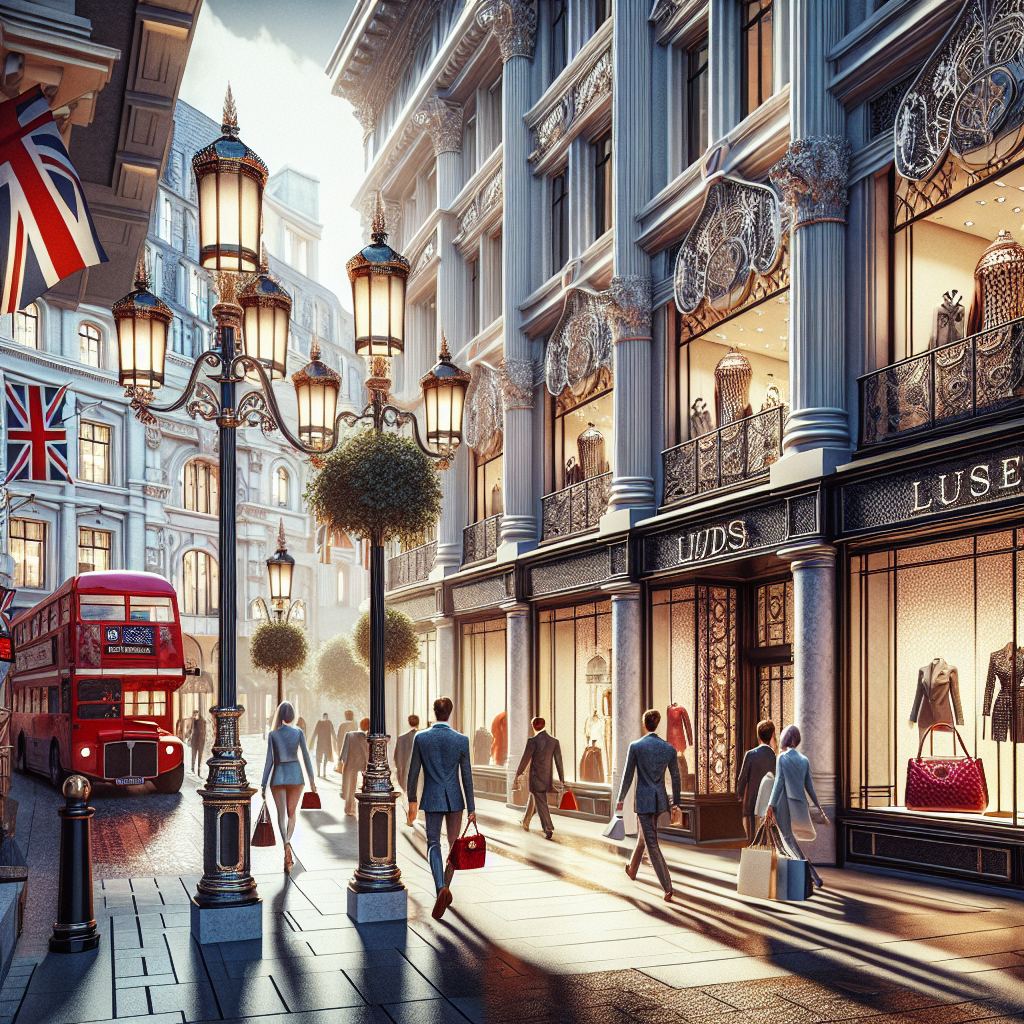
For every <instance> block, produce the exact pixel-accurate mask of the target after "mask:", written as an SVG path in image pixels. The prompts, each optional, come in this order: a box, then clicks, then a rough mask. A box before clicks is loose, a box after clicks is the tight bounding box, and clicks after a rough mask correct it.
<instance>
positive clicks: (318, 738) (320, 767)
mask: <svg viewBox="0 0 1024 1024" xmlns="http://www.w3.org/2000/svg"><path fill="white" fill-rule="evenodd" d="M303 731H305V730H303ZM313 751H314V753H315V754H316V773H317V775H319V776H320V777H321V778H324V779H326V778H327V766H328V765H329V764H331V762H332V761H333V760H334V723H333V722H332V721H331V720H330V718H328V717H327V712H326V711H325V712H324V714H323V717H322V718H321V719H320V721H319V722H317V723H316V728H315V729H314V730H313Z"/></svg>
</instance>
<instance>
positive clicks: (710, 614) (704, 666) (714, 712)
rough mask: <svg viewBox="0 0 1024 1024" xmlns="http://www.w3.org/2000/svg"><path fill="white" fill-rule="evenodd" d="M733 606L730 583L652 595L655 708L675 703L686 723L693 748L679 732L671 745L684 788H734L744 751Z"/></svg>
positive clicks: (711, 790) (735, 596)
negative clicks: (739, 724)
mask: <svg viewBox="0 0 1024 1024" xmlns="http://www.w3.org/2000/svg"><path fill="white" fill-rule="evenodd" d="M737 604H738V591H737V590H736V589H735V588H733V587H725V586H706V585H703V584H701V585H696V586H688V587H674V588H672V589H667V590H658V591H655V592H654V594H653V595H652V598H651V670H652V671H651V689H652V696H653V699H654V706H655V707H656V708H657V709H658V710H659V711H661V710H662V709H663V708H664V709H668V708H671V707H672V705H676V706H677V707H678V708H682V709H683V711H684V712H685V717H684V722H685V721H689V722H690V724H691V726H692V736H693V743H692V745H690V743H689V742H688V741H687V742H686V743H685V744H684V743H682V742H679V741H678V737H677V743H676V749H677V750H679V753H680V755H681V756H680V759H679V760H680V766H679V770H680V774H681V776H682V782H683V789H684V791H685V792H691V793H693V792H695V793H697V794H701V795H710V796H714V795H716V794H726V793H731V792H733V790H734V787H735V783H736V773H737V771H738V770H739V764H740V759H741V757H742V754H743V751H742V749H741V748H740V737H739V735H738V733H737V722H736V719H737V710H736V709H737V702H738V687H739V634H738V623H737ZM662 714H663V716H664V715H665V714H666V712H665V711H662ZM683 736H684V737H685V736H686V730H685V729H684V731H683ZM680 747H683V748H684V749H681V750H680Z"/></svg>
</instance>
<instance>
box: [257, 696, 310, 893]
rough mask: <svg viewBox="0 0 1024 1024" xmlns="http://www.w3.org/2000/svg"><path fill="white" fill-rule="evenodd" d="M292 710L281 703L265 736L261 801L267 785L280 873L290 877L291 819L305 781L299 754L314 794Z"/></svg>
mask: <svg viewBox="0 0 1024 1024" xmlns="http://www.w3.org/2000/svg"><path fill="white" fill-rule="evenodd" d="M294 721H295V708H293V707H292V705H291V704H289V703H288V701H283V702H282V703H281V705H280V707H278V709H277V714H276V715H275V716H274V728H273V729H272V730H271V732H270V734H269V735H268V736H267V760H266V763H265V764H264V765H263V783H262V786H261V790H262V794H263V798H264V799H266V796H267V783H268V782H269V783H270V792H271V794H272V795H273V797H274V803H275V804H276V805H277V825H278V828H279V829H280V830H281V838H282V839H283V840H284V869H285V871H286V872H288V873H290V872H291V870H292V865H293V864H294V863H295V860H294V858H293V857H292V833H293V832H294V831H295V816H296V813H297V812H298V809H299V800H300V799H301V797H302V790H303V788H304V784H305V780H304V779H303V778H302V769H301V768H300V767H299V751H300V750H301V751H302V760H303V761H305V763H306V776H307V777H308V779H309V785H310V788H311V789H312V790H313V792H314V793H315V792H316V774H315V773H314V771H313V763H312V762H311V761H310V759H309V750H308V749H307V748H306V735H305V733H304V732H303V731H302V730H301V729H298V728H296V727H295V726H294V725H292V722H294Z"/></svg>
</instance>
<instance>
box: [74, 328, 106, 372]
mask: <svg viewBox="0 0 1024 1024" xmlns="http://www.w3.org/2000/svg"><path fill="white" fill-rule="evenodd" d="M78 358H79V359H80V360H81V361H82V362H83V363H85V364H86V365H87V366H96V367H102V366H103V335H101V334H100V329H99V328H98V327H97V326H96V325H95V324H82V326H81V327H79V328H78Z"/></svg>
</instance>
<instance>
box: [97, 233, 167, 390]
mask: <svg viewBox="0 0 1024 1024" xmlns="http://www.w3.org/2000/svg"><path fill="white" fill-rule="evenodd" d="M110 312H111V313H112V314H113V316H114V325H115V327H116V328H117V358H118V367H119V369H118V381H119V383H120V384H121V386H122V387H126V388H127V387H133V388H144V389H145V390H147V391H156V390H157V388H161V387H163V384H164V359H165V357H166V355H167V325H168V324H169V323H170V322H171V310H170V307H169V306H168V305H167V303H166V302H163V301H162V300H161V299H159V298H158V297H157V296H156V295H154V294H153V293H152V292H151V291H150V290H149V274H148V273H147V271H146V252H145V250H143V252H142V255H141V256H140V257H139V265H138V267H137V268H136V270H135V291H133V292H129V294H127V295H126V296H125V297H124V298H123V299H118V301H117V302H115V303H114V305H113V306H112V307H111V310H110Z"/></svg>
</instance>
